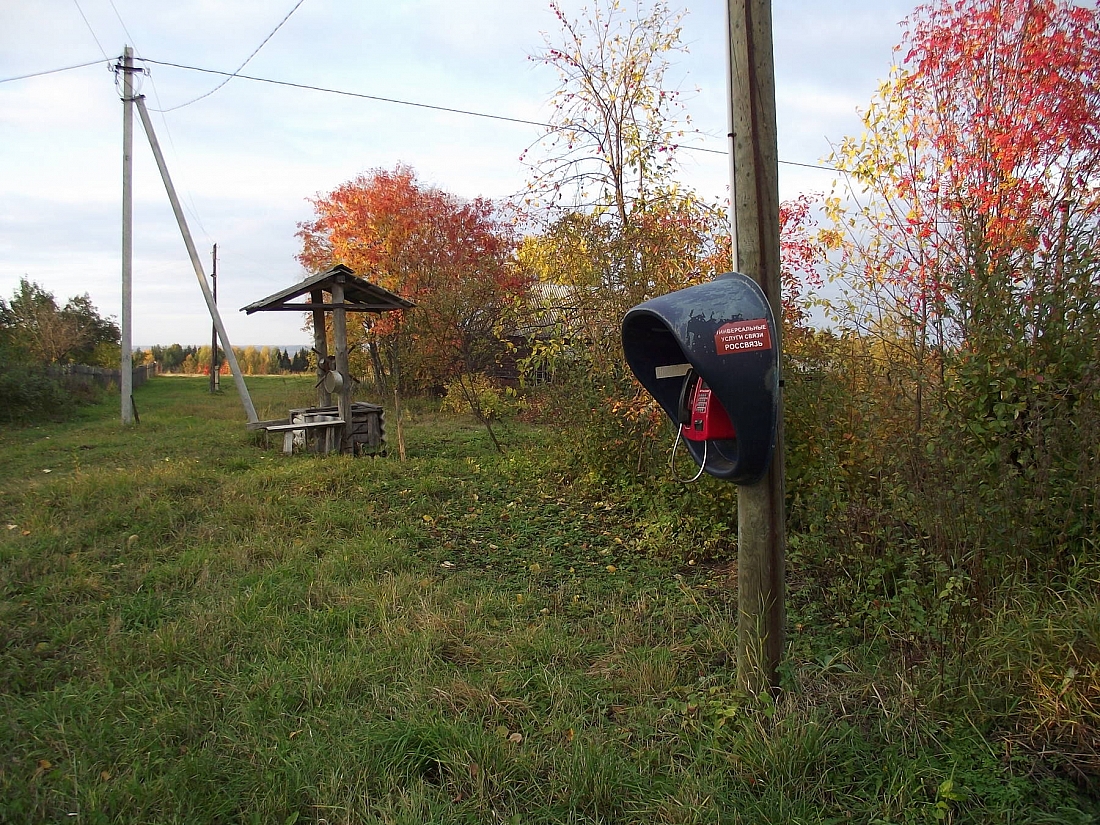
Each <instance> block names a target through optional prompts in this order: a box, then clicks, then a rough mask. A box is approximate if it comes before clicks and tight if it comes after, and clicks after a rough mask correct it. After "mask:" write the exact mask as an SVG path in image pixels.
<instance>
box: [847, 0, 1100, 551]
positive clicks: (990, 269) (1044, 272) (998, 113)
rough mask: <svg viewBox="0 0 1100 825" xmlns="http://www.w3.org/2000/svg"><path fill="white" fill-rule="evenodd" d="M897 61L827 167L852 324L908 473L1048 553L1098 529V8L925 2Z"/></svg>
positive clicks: (1001, 532)
mask: <svg viewBox="0 0 1100 825" xmlns="http://www.w3.org/2000/svg"><path fill="white" fill-rule="evenodd" d="M898 53H899V55H900V63H899V67H898V68H897V69H896V70H895V71H894V73H893V74H892V75H891V77H890V78H889V79H888V80H887V81H886V82H885V83H883V84H882V86H881V87H880V90H879V93H878V95H877V96H876V98H875V100H874V101H873V102H872V105H871V106H870V108H869V109H868V110H867V112H866V114H865V115H864V125H865V133H864V135H863V136H862V137H860V138H849V139H846V140H844V141H843V142H842V143H841V144H840V145H839V146H838V147H837V148H836V151H835V155H834V160H835V162H836V164H837V166H838V167H839V168H840V169H841V170H842V171H844V172H845V173H846V174H847V178H848V182H849V184H850V186H849V190H848V193H847V195H848V197H850V198H851V200H853V201H855V203H856V211H857V213H858V214H851V213H845V211H844V209H843V206H844V204H842V202H841V200H840V198H839V197H838V198H834V199H833V200H832V201H831V203H830V206H829V208H830V211H831V213H832V214H833V217H834V218H836V219H837V228H836V230H835V231H834V234H833V238H834V240H838V241H840V240H842V241H843V242H844V243H845V245H846V261H845V265H846V267H847V271H848V273H850V274H851V275H852V276H854V277H853V279H852V282H853V283H854V284H855V290H854V293H853V297H854V300H855V302H856V303H855V310H856V311H855V312H853V313H850V314H848V320H849V321H851V322H852V324H853V325H855V326H859V327H861V328H862V329H863V330H864V331H868V332H872V333H873V334H874V335H875V336H876V337H877V339H878V346H875V347H868V348H867V349H866V351H867V352H868V353H869V354H871V355H873V356H874V357H875V358H877V359H880V360H881V362H882V364H883V369H882V370H881V375H882V377H883V378H884V379H885V380H884V381H883V383H882V387H883V389H884V391H888V392H889V393H890V397H888V398H884V399H882V400H883V401H884V402H885V403H882V404H880V405H879V407H880V409H881V408H885V407H887V406H890V402H891V401H896V400H898V399H904V400H905V401H906V402H907V404H906V406H907V413H906V419H907V420H905V421H904V422H900V417H899V419H898V420H897V421H895V422H894V423H895V425H896V424H897V423H899V422H900V423H903V425H904V426H903V427H895V431H896V432H902V431H903V430H907V431H908V432H907V435H908V439H907V441H908V442H909V443H911V445H912V447H913V449H914V450H916V452H914V453H912V454H911V455H912V466H914V467H920V468H924V469H927V468H928V465H929V460H930V459H932V458H934V459H935V460H936V461H938V462H940V463H941V467H940V470H941V472H943V473H944V474H945V476H944V477H946V478H950V480H951V481H950V487H951V489H952V490H953V491H954V490H959V489H961V488H962V487H963V486H964V485H966V484H970V485H971V486H970V487H969V488H968V489H969V491H970V495H968V496H963V497H961V498H960V497H958V496H956V498H955V501H959V500H962V501H968V500H973V501H978V502H981V503H982V504H983V505H984V506H985V509H986V511H987V512H990V513H996V514H998V517H1003V520H1002V521H1001V522H999V523H998V526H997V528H996V529H995V530H992V531H991V532H996V533H997V534H998V539H999V541H1001V542H1003V541H1005V540H1015V541H1018V543H1019V545H1020V547H1021V548H1023V547H1026V546H1028V545H1029V544H1031V543H1032V542H1035V543H1036V545H1033V546H1037V545H1041V544H1043V543H1048V547H1049V546H1051V545H1053V546H1061V545H1063V544H1064V543H1065V541H1066V539H1067V536H1070V535H1083V534H1086V533H1087V532H1088V531H1089V530H1091V529H1093V527H1092V525H1093V524H1094V518H1093V517H1092V516H1091V515H1089V514H1090V513H1092V512H1094V508H1095V506H1096V505H1095V497H1094V496H1093V494H1092V491H1093V490H1095V489H1096V486H1097V483H1098V481H1097V472H1096V466H1097V465H1096V462H1095V457H1094V455H1093V454H1092V453H1090V452H1089V451H1087V450H1085V451H1083V450H1082V444H1089V443H1091V442H1092V441H1093V440H1094V439H1093V438H1092V437H1091V436H1089V435H1088V434H1089V433H1093V432H1096V431H1097V429H1098V428H1100V394H1098V392H1097V388H1098V387H1100V373H1098V371H1097V369H1096V364H1097V362H1098V361H1100V345H1098V342H1100V9H1098V8H1097V7H1096V5H1095V4H1088V5H1085V4H1078V3H1075V2H1070V0H934V2H930V3H928V4H926V5H922V6H920V7H919V8H918V9H917V10H916V11H915V12H914V13H913V15H912V16H911V17H910V18H909V19H908V20H907V21H906V22H905V35H904V40H903V42H902V44H901V46H900V47H899V49H898ZM896 409H899V410H900V409H902V407H901V405H896ZM879 440H880V441H882V442H887V441H888V440H887V439H879ZM889 443H891V444H892V446H898V445H899V444H900V443H902V442H900V441H898V442H889ZM929 472H931V471H929ZM944 477H941V478H939V479H935V478H934V477H933V476H929V477H928V479H929V480H928V483H927V484H924V486H923V489H922V495H932V496H935V495H938V493H939V491H940V490H942V489H944V485H943V484H942V482H943V478H944ZM968 479H969V480H968ZM918 483H921V482H919V481H918ZM942 505H943V506H944V507H945V508H949V507H951V506H954V502H942ZM962 529H965V530H972V529H974V528H973V525H972V524H969V523H968V524H967V525H966V526H965V528H962ZM1008 536H1013V537H1014V539H1007V537H1008Z"/></svg>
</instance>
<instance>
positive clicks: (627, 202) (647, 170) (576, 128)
mask: <svg viewBox="0 0 1100 825" xmlns="http://www.w3.org/2000/svg"><path fill="white" fill-rule="evenodd" d="M626 5H628V6H632V7H633V8H632V9H631V11H632V14H631V13H629V12H628V10H627V9H624V4H622V3H620V2H619V1H618V0H597V2H596V3H594V4H593V6H592V7H591V10H586V11H585V12H584V13H583V14H582V16H581V17H580V18H579V19H573V18H570V17H569V16H568V15H566V13H565V12H564V11H563V10H562V7H561V5H560V4H559V3H558V2H556V0H551V3H550V7H551V9H553V11H554V13H555V14H556V15H557V18H558V22H559V24H560V31H559V33H558V34H557V36H555V37H547V43H546V48H545V49H544V50H543V51H542V52H541V53H539V54H538V55H536V56H535V58H534V59H536V60H538V61H539V62H541V63H543V64H545V65H548V66H551V67H553V68H554V69H555V70H556V71H557V73H558V78H559V88H558V90H557V92H555V94H554V97H553V98H552V100H551V106H552V116H551V120H552V123H553V128H552V129H551V130H550V131H548V132H547V134H546V135H544V136H543V138H542V139H541V140H540V141H539V142H538V143H537V144H536V145H535V146H533V147H532V148H531V149H529V150H528V152H526V153H525V156H530V157H532V158H534V160H533V161H532V166H533V173H534V174H533V176H532V180H531V184H530V190H531V192H532V194H533V197H534V198H536V199H541V200H542V201H543V202H544V203H546V204H548V205H555V204H560V203H561V202H562V198H563V197H564V199H565V201H564V203H565V205H567V206H569V207H570V208H576V207H581V208H593V209H598V210H609V211H612V212H613V213H614V214H615V215H616V216H617V218H618V220H619V222H620V223H621V224H623V225H625V224H627V223H628V221H629V216H630V212H631V210H632V209H633V208H634V206H635V205H636V204H638V203H645V202H646V201H647V200H651V199H652V198H653V197H654V195H655V194H656V193H657V191H658V190H660V189H661V187H662V186H664V185H665V184H667V183H668V182H669V179H670V173H671V171H672V164H673V157H674V152H675V149H676V140H677V139H678V137H679V136H681V135H682V134H683V133H682V131H681V130H680V124H678V123H677V120H676V115H677V114H679V113H680V112H681V110H682V106H681V104H680V103H679V93H678V91H677V90H675V89H672V88H666V86H665V73H666V72H667V71H668V68H669V65H670V61H669V55H670V54H674V53H676V52H681V51H684V47H683V45H682V44H681V43H680V21H681V19H682V18H683V14H684V13H683V12H682V11H677V10H673V9H672V8H671V7H670V6H669V5H668V4H667V3H664V2H662V0H657V2H653V3H652V4H647V3H646V2H644V0H636V1H635V2H633V3H627V4H626ZM685 122H686V118H685Z"/></svg>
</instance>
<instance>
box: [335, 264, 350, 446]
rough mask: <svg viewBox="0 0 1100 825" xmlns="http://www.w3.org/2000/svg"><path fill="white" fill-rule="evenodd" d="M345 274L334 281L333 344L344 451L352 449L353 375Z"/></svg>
mask: <svg viewBox="0 0 1100 825" xmlns="http://www.w3.org/2000/svg"><path fill="white" fill-rule="evenodd" d="M344 282H345V276H343V275H337V276H336V278H335V279H334V280H333V282H332V303H333V305H334V306H335V307H336V309H334V310H333V311H332V346H333V348H334V349H335V350H336V373H337V374H338V375H339V376H340V377H341V379H342V382H343V383H341V385H340V391H339V395H338V396H337V399H336V403H337V405H338V406H337V409H338V410H339V411H340V418H341V419H342V420H343V421H344V422H345V423H344V426H343V427H341V428H340V429H339V430H338V431H337V436H338V437H339V439H340V443H339V444H338V445H336V447H337V448H338V449H339V451H340V452H342V453H350V452H351V451H352V444H351V439H350V438H349V437H348V433H350V432H351V376H350V375H348V312H347V310H346V309H345V307H346V306H347V304H346V303H345V302H344Z"/></svg>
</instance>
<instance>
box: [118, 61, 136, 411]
mask: <svg viewBox="0 0 1100 825" xmlns="http://www.w3.org/2000/svg"><path fill="white" fill-rule="evenodd" d="M133 272H134V50H133V49H131V48H130V47H129V46H126V47H125V48H123V50H122V324H121V328H120V329H119V332H120V333H121V336H120V339H119V344H120V345H121V346H120V349H121V351H122V356H121V358H120V360H119V366H118V383H119V387H120V388H121V394H122V399H121V400H122V423H123V424H124V425H129V424H132V423H133V421H134V355H133V350H132V349H131V347H132V338H133V331H132V320H133V310H132V306H133V300H132V293H133Z"/></svg>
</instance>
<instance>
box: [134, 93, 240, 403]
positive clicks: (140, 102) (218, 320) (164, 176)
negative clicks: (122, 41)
mask: <svg viewBox="0 0 1100 825" xmlns="http://www.w3.org/2000/svg"><path fill="white" fill-rule="evenodd" d="M134 102H135V103H137V109H138V114H139V115H141V125H142V126H144V127H145V135H146V136H147V137H148V138H149V146H150V147H152V149H153V157H154V158H156V161H157V168H158V169H160V177H161V180H163V181H164V189H165V191H167V192H168V200H169V201H171V202H172V211H173V212H174V213H175V215H176V223H178V224H179V227H180V233H181V234H182V235H183V242H184V244H185V245H186V246H187V254H188V255H190V256H191V265H192V266H193V267H194V268H195V277H196V278H198V279H199V287H200V288H201V289H202V294H203V297H204V298H205V299H206V306H207V308H208V309H209V310H210V317H211V318H212V319H213V320H214V326H215V327H216V328H217V330H218V336H219V337H220V338H221V339H222V349H223V350H225V360H226V361H228V362H229V369H230V370H231V371H232V373H233V382H234V383H235V384H236V385H237V393H238V394H239V395H240V396H241V403H242V404H244V411H245V414H246V415H248V422H249V423H250V424H254V423H255V422H257V421H259V420H260V419H259V416H257V415H256V408H255V407H254V406H252V397H251V396H250V395H249V394H248V387H247V386H245V383H244V375H243V374H242V373H241V367H240V365H239V364H238V363H237V356H236V355H235V354H234V353H233V346H232V344H230V343H229V333H227V332H226V331H225V324H224V323H222V316H221V315H220V314H219V313H218V305H217V304H216V303H215V302H214V294H213V293H212V292H211V291H210V284H208V283H207V282H206V274H205V273H204V272H203V270H202V261H200V260H199V253H198V250H197V249H195V242H194V241H193V240H192V239H191V230H190V229H188V228H187V219H186V218H185V217H184V216H183V208H182V207H181V206H180V200H179V198H178V197H176V187H174V186H173V185H172V178H171V177H169V175H168V165H167V164H166V163H165V162H164V155H163V154H161V151H160V144H159V143H158V142H157V136H156V133H155V132H153V122H152V121H151V120H149V111H148V109H146V108H145V98H144V97H140V96H139V97H137V98H135V101H134Z"/></svg>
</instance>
